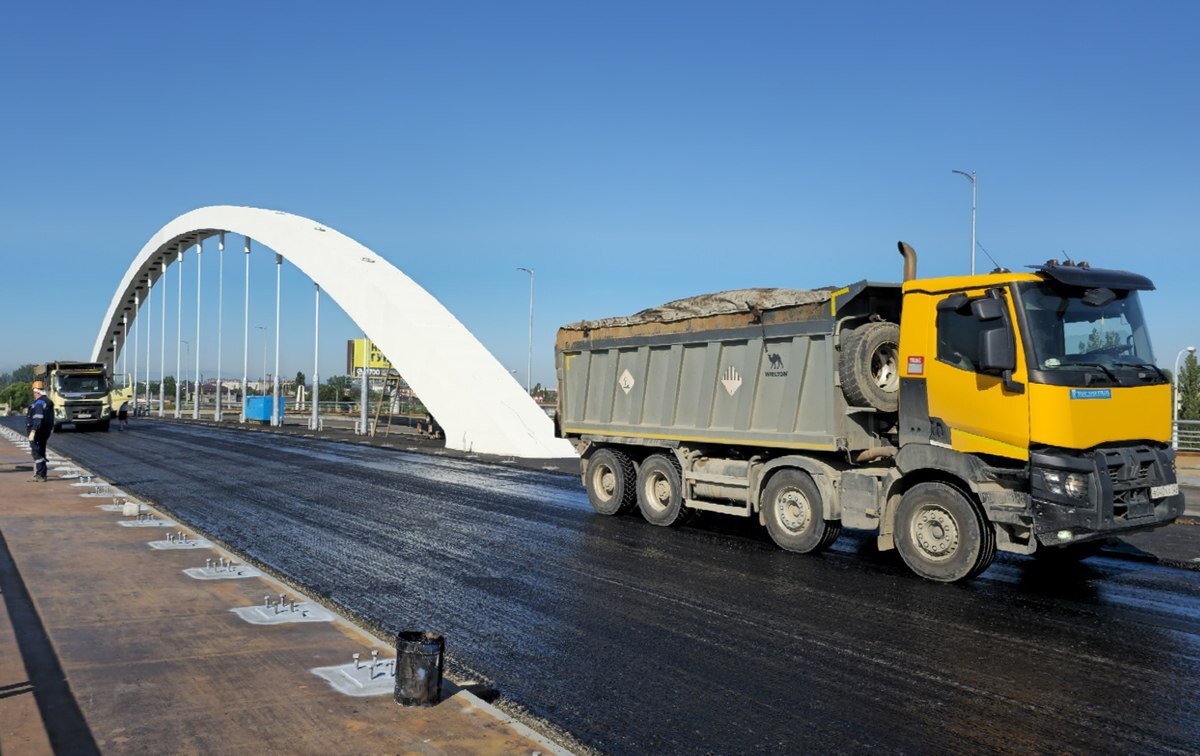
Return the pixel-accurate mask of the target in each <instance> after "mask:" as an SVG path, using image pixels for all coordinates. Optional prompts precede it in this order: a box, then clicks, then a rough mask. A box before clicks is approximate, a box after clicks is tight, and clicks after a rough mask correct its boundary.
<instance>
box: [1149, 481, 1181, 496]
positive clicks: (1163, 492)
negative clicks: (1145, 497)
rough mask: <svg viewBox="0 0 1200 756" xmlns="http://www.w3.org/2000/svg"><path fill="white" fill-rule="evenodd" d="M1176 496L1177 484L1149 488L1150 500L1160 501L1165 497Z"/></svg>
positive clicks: (1177, 493)
mask: <svg viewBox="0 0 1200 756" xmlns="http://www.w3.org/2000/svg"><path fill="white" fill-rule="evenodd" d="M1178 495H1179V484H1178V483H1168V484H1167V485H1165V486H1151V487H1150V498H1151V499H1162V498H1166V497H1167V496H1178Z"/></svg>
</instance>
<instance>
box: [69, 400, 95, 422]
mask: <svg viewBox="0 0 1200 756" xmlns="http://www.w3.org/2000/svg"><path fill="white" fill-rule="evenodd" d="M66 410H67V421H68V422H71V421H75V420H99V419H100V418H101V413H102V412H103V410H104V403H103V402H79V403H72V404H68V405H67V407H66Z"/></svg>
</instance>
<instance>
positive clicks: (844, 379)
mask: <svg viewBox="0 0 1200 756" xmlns="http://www.w3.org/2000/svg"><path fill="white" fill-rule="evenodd" d="M898 246H899V249H900V251H901V254H902V255H903V256H904V276H903V281H902V282H901V283H873V282H868V281H858V282H857V283H853V284H850V285H848V286H841V287H826V288H822V289H816V290H796V289H743V290H738V291H728V292H721V293H717V294H706V295H702V296H698V297H692V298H688V299H684V300H679V301H676V302H671V303H668V304H666V305H663V306H661V307H656V308H652V309H649V310H645V311H643V312H640V313H637V314H636V315H633V316H629V317H619V318H608V319H605V320H597V321H584V322H579V323H573V324H571V325H566V326H563V327H562V328H560V329H559V331H558V337H557V343H556V366H557V373H558V388H559V392H558V397H559V399H558V401H559V405H558V411H557V418H556V425H557V427H558V429H559V435H561V436H563V437H565V438H568V439H571V440H573V441H575V442H576V444H577V446H579V447H580V448H581V449H582V453H581V473H582V479H583V485H584V487H585V489H586V490H587V494H588V498H589V500H590V501H591V503H592V506H593V508H594V509H595V510H596V511H597V512H598V513H600V514H603V515H615V514H618V513H621V512H624V511H628V510H632V509H635V508H636V509H638V510H640V512H641V515H642V517H643V518H645V519H646V520H647V521H648V522H650V523H651V524H654V525H660V526H671V525H677V524H679V523H681V522H684V521H686V519H688V517H689V516H690V515H691V514H693V513H695V512H697V511H711V512H720V513H724V514H729V515H733V516H739V517H756V518H757V519H758V520H759V522H760V523H761V524H762V525H763V526H765V527H766V529H767V531H768V533H769V534H770V536H771V538H772V539H773V540H774V542H775V543H776V544H778V545H779V546H780V547H781V548H784V549H787V550H789V551H796V552H815V551H820V550H821V549H824V548H827V547H828V546H829V545H830V544H832V543H833V542H834V540H836V539H837V537H838V535H839V533H840V532H841V529H842V528H843V527H846V528H852V529H857V530H865V531H871V532H873V533H875V535H876V539H877V543H878V545H879V548H880V549H884V550H888V549H893V548H894V549H896V550H898V551H899V553H900V556H901V557H902V559H903V560H904V562H905V563H906V564H907V565H908V566H909V568H911V569H912V570H913V571H914V572H915V573H917V574H918V575H921V576H922V577H925V578H929V579H931V580H938V581H958V580H964V579H968V578H971V577H973V576H975V575H978V574H979V573H981V572H982V571H984V570H985V569H987V567H988V566H989V565H990V564H991V562H992V560H993V559H994V557H995V554H996V552H997V550H999V551H1008V552H1014V553H1019V554H1032V555H1034V556H1037V557H1043V558H1046V557H1049V558H1057V559H1067V560H1071V559H1078V558H1082V557H1085V556H1087V555H1089V554H1091V553H1094V552H1095V550H1096V549H1097V548H1098V546H1099V545H1100V544H1101V543H1102V542H1103V541H1104V540H1105V539H1106V538H1108V537H1109V536H1112V535H1117V534H1121V533H1128V532H1132V531H1137V530H1145V529H1149V528H1155V527H1160V526H1163V525H1167V524H1169V523H1171V522H1173V521H1174V520H1175V518H1176V517H1177V516H1178V515H1179V514H1181V512H1182V511H1183V496H1182V495H1181V494H1180V492H1179V486H1178V482H1177V480H1176V476H1175V461H1174V452H1173V451H1172V449H1171V447H1170V438H1171V406H1170V402H1171V385H1170V381H1169V379H1168V377H1167V376H1166V374H1165V373H1164V372H1163V371H1162V370H1160V369H1159V368H1157V367H1156V366H1155V364H1154V356H1153V352H1152V350H1151V346H1150V338H1149V332H1148V329H1147V326H1146V322H1145V319H1144V317H1143V314H1142V310H1141V305H1140V299H1139V293H1140V292H1143V291H1149V290H1152V289H1153V288H1154V286H1153V284H1152V283H1151V282H1150V281H1149V279H1147V278H1145V277H1143V276H1140V275H1138V274H1136V273H1129V272H1124V271H1118V270H1102V269H1095V268H1091V267H1089V266H1088V265H1087V264H1086V263H1079V264H1075V263H1073V262H1066V263H1059V262H1058V261H1054V260H1051V261H1048V262H1047V263H1045V264H1043V265H1040V266H1036V267H1035V268H1034V269H1033V270H1032V272H1028V273H1013V272H1011V271H1008V270H1004V269H997V270H995V271H993V272H991V273H987V274H983V275H972V276H955V277H948V278H936V279H918V278H917V277H916V253H915V252H914V251H913V250H912V248H911V247H909V246H908V245H906V244H904V243H900V244H899V245H898Z"/></svg>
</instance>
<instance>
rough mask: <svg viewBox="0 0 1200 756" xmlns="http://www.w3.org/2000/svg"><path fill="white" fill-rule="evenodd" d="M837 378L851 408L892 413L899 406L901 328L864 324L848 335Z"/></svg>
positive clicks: (892, 324)
mask: <svg viewBox="0 0 1200 756" xmlns="http://www.w3.org/2000/svg"><path fill="white" fill-rule="evenodd" d="M838 374H839V375H840V376H841V379H842V393H843V394H845V396H846V402H847V403H849V404H850V406H852V407H874V408H875V409H877V410H879V411H880V412H895V411H896V409H897V408H898V407H899V406H900V326H898V325H896V324H895V323H887V322H880V323H867V324H866V325H862V326H859V327H858V328H855V329H854V330H853V331H851V332H850V333H849V334H848V335H847V336H846V337H845V340H844V341H843V342H842V351H841V355H840V356H839V358H838Z"/></svg>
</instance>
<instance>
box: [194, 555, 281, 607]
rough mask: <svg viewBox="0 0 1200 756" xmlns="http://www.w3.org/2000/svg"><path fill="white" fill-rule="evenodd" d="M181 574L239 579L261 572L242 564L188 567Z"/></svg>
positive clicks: (255, 575) (259, 575) (198, 577)
mask: <svg viewBox="0 0 1200 756" xmlns="http://www.w3.org/2000/svg"><path fill="white" fill-rule="evenodd" d="M183 574H185V575H187V576H188V577H190V578H195V579H196V580H241V579H242V578H255V577H261V576H262V573H261V572H259V571H258V570H256V569H254V568H253V567H247V566H246V565H244V564H238V565H235V566H233V567H188V568H187V569H186V570H184V571H183ZM299 606H300V605H299V604H297V605H296V607H297V608H299Z"/></svg>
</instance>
